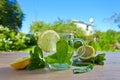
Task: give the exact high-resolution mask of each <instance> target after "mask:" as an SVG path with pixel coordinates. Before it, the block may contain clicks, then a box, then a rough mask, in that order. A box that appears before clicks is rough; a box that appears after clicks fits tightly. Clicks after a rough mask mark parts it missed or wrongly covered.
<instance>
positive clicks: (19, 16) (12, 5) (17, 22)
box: [0, 0, 24, 31]
mask: <svg viewBox="0 0 120 80" xmlns="http://www.w3.org/2000/svg"><path fill="white" fill-rule="evenodd" d="M23 18H24V14H23V12H22V10H21V8H20V6H19V4H18V2H17V1H16V0H0V25H3V26H5V27H8V28H9V29H10V30H13V31H18V30H19V29H20V28H21V27H22V21H23Z"/></svg>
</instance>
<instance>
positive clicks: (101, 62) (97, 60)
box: [92, 53, 106, 65]
mask: <svg viewBox="0 0 120 80" xmlns="http://www.w3.org/2000/svg"><path fill="white" fill-rule="evenodd" d="M105 56H106V54H105V53H102V54H98V55H97V56H96V57H95V58H94V59H93V60H92V62H93V63H94V64H97V65H104V61H105V60H106V58H105Z"/></svg>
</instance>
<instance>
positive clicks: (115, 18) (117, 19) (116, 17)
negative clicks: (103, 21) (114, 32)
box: [109, 13, 120, 28]
mask: <svg viewBox="0 0 120 80" xmlns="http://www.w3.org/2000/svg"><path fill="white" fill-rule="evenodd" d="M109 19H110V20H111V21H112V22H114V23H116V24H117V26H118V27H119V28H120V13H114V14H113V15H112V16H111V17H110V18H109Z"/></svg>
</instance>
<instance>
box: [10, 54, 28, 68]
mask: <svg viewBox="0 0 120 80" xmlns="http://www.w3.org/2000/svg"><path fill="white" fill-rule="evenodd" d="M29 63H30V57H28V56H27V57H23V58H19V59H16V60H15V61H14V62H12V63H11V64H10V65H11V66H12V67H13V68H14V69H17V70H19V69H24V68H25V67H27V66H28V64H29Z"/></svg>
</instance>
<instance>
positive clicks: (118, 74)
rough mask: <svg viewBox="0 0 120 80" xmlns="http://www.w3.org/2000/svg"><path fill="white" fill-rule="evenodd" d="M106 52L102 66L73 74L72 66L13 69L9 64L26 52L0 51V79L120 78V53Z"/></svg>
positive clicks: (71, 79) (73, 79)
mask: <svg viewBox="0 0 120 80" xmlns="http://www.w3.org/2000/svg"><path fill="white" fill-rule="evenodd" d="M98 53H100V52H98ZM106 54H107V55H106V58H107V60H106V61H105V65H104V66H99V65H96V66H95V67H94V69H93V70H91V71H89V72H87V73H82V74H73V72H72V68H70V69H68V70H63V71H50V70H49V69H47V68H45V69H39V70H35V71H26V70H19V71H18V70H14V69H13V68H12V67H11V66H10V65H9V64H10V63H11V62H12V61H14V60H15V59H17V58H20V57H22V56H27V55H28V53H25V52H24V53H23V52H15V53H10V52H9V53H0V80H120V53H119V52H107V53H106Z"/></svg>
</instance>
